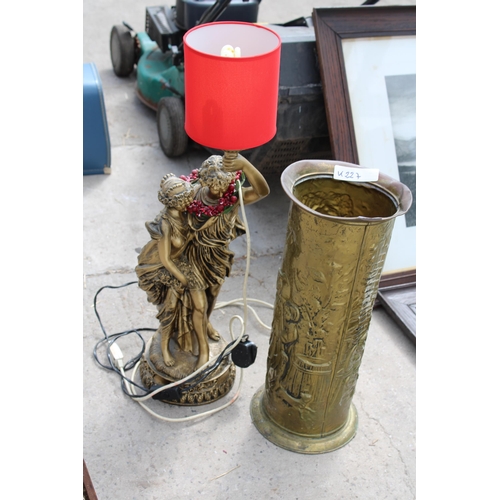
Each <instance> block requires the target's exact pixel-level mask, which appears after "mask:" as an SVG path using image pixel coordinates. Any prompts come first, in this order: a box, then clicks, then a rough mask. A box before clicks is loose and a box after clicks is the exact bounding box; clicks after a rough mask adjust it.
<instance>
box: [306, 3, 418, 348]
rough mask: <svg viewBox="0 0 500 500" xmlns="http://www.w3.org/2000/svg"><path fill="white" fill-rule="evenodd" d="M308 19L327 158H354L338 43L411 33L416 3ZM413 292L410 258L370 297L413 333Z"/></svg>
mask: <svg viewBox="0 0 500 500" xmlns="http://www.w3.org/2000/svg"><path fill="white" fill-rule="evenodd" d="M313 22H314V29H315V34H316V47H317V50H318V59H319V63H320V64H319V65H320V73H321V80H322V85H323V95H324V100H325V111H326V117H327V123H328V130H329V136H330V144H331V148H332V158H334V159H336V160H339V161H346V162H350V163H354V164H360V155H359V154H358V153H359V152H358V144H357V141H356V133H355V120H354V117H353V107H352V105H351V96H350V93H349V85H348V75H347V71H346V61H345V56H344V49H345V47H343V43H344V41H346V40H354V39H361V38H365V39H379V38H382V37H412V36H415V35H416V7H415V6H387V7H373V6H361V7H345V8H344V7H339V8H321V9H314V10H313ZM346 45H347V44H346ZM367 85H368V83H367ZM363 166H369V167H372V168H373V167H374V165H363ZM386 173H388V172H386ZM395 228H396V226H395ZM393 238H394V234H393ZM415 293H416V264H415V265H414V266H409V267H408V268H403V269H398V270H396V271H388V272H384V274H383V275H382V279H381V281H380V285H379V295H378V299H377V301H376V305H382V306H383V307H384V308H385V309H386V310H387V311H388V312H389V314H390V315H391V316H392V317H393V318H394V319H395V320H396V321H397V323H398V324H399V325H400V326H401V327H402V328H403V331H404V332H405V333H406V334H407V335H408V336H409V337H410V338H412V339H415V338H416V330H415V317H414V316H413V314H414V313H416V311H415V310H416V298H415V297H416V295H415Z"/></svg>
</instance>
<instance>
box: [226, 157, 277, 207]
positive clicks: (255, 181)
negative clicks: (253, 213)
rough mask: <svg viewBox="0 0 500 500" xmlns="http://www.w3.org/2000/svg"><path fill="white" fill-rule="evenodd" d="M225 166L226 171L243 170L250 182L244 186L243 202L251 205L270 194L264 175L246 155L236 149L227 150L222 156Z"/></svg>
mask: <svg viewBox="0 0 500 500" xmlns="http://www.w3.org/2000/svg"><path fill="white" fill-rule="evenodd" d="M222 164H223V168H224V170H225V171H226V172H236V171H238V170H241V171H242V172H243V173H244V174H245V177H246V179H247V181H248V182H249V184H250V187H244V188H242V190H241V191H242V194H243V203H244V204H245V205H250V204H251V203H255V202H256V201H259V200H261V199H262V198H265V197H266V196H267V195H268V194H269V191H270V190H269V185H268V184H267V181H266V179H265V178H264V176H263V175H262V174H261V173H260V172H259V171H258V170H257V169H256V168H255V167H254V166H253V165H252V164H251V163H250V162H249V161H248V160H247V159H246V158H245V157H244V156H241V155H240V154H239V153H238V152H236V151H226V152H225V153H224V156H223V158H222Z"/></svg>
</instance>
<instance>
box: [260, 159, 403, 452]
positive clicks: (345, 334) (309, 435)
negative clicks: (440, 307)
mask: <svg viewBox="0 0 500 500" xmlns="http://www.w3.org/2000/svg"><path fill="white" fill-rule="evenodd" d="M336 169H341V170H340V171H342V170H344V171H345V170H348V171H350V172H354V173H355V174H356V173H358V174H359V173H361V174H365V173H366V172H367V171H368V169H362V168H361V167H359V166H357V165H352V164H349V163H344V162H339V161H318V160H304V161H299V162H296V163H293V164H292V165H290V166H289V167H287V168H286V169H285V170H284V172H283V174H282V176H281V183H282V186H283V189H284V191H285V193H286V194H287V195H288V197H289V198H290V200H291V205H290V211H289V217H288V227H287V235H286V242H285V250H284V255H283V263H282V267H281V269H280V271H279V273H278V278H277V291H276V299H275V307H274V315H273V322H272V331H271V339H270V346H269V353H268V358H267V373H266V378H265V385H264V386H263V387H261V388H260V389H259V390H258V391H257V393H256V394H255V395H254V397H253V400H252V404H251V415H252V419H253V423H254V425H255V426H256V427H257V429H258V430H259V431H260V433H261V434H262V435H263V436H264V437H265V438H267V439H268V440H269V441H271V442H272V443H274V444H276V445H278V446H280V447H282V448H285V449H287V450H291V451H294V452H299V453H308V454H314V453H325V452H329V451H333V450H336V449H338V448H340V447H342V446H344V445H345V444H347V443H348V442H349V441H350V440H351V439H353V437H354V436H355V434H356V430H357V424H358V416H357V412H356V408H355V407H354V405H353V404H352V399H353V395H354V392H355V387H356V381H357V378H358V371H359V367H360V364H361V359H362V356H363V350H364V347H365V341H366V336H367V333H368V327H369V325H370V320H371V315H372V309H373V305H374V302H375V298H376V296H377V291H378V285H379V281H380V277H381V274H382V268H383V266H384V261H385V257H386V254H387V250H388V247H389V242H390V238H391V233H392V229H393V226H394V222H395V219H396V217H399V216H401V215H403V214H404V213H406V211H407V210H408V209H409V207H410V205H411V202H412V197H411V192H410V190H409V189H408V188H407V187H406V186H405V185H404V184H401V183H400V182H398V181H395V180H393V179H391V178H389V177H388V176H386V175H384V174H379V175H378V177H379V178H378V180H377V181H376V182H346V181H343V180H335V179H334V177H335V170H336ZM337 172H338V170H337ZM358 174H356V175H358ZM360 177H362V175H360Z"/></svg>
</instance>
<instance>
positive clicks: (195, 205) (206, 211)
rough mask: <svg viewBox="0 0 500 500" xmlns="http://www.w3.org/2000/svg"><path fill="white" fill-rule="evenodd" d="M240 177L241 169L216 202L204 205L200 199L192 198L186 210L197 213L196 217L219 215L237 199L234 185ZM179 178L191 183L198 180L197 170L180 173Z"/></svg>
mask: <svg viewBox="0 0 500 500" xmlns="http://www.w3.org/2000/svg"><path fill="white" fill-rule="evenodd" d="M240 178H241V170H238V172H236V175H235V176H234V179H233V180H232V181H231V184H229V187H228V188H227V190H226V192H225V193H224V194H223V195H222V196H221V197H220V198H219V200H218V201H217V203H216V204H214V205H206V204H205V203H203V202H202V201H201V200H193V202H192V203H191V204H190V205H189V206H188V207H187V209H186V210H187V211H188V212H189V213H190V214H194V215H197V216H198V217H201V216H205V217H215V216H217V215H220V214H221V213H222V212H223V211H224V210H225V209H226V208H229V207H232V206H233V205H234V204H235V203H236V202H237V201H238V196H236V194H235V186H236V182H237V181H239V180H240ZM180 179H182V180H184V181H188V182H191V183H195V182H198V170H193V171H192V172H191V174H190V175H187V176H186V175H181V176H180Z"/></svg>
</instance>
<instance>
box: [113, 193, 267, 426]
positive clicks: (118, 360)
mask: <svg viewBox="0 0 500 500" xmlns="http://www.w3.org/2000/svg"><path fill="white" fill-rule="evenodd" d="M238 195H239V199H240V206H241V214H242V219H243V225H244V227H245V232H246V235H247V245H246V267H245V276H244V280H243V297H242V298H239V299H234V300H230V301H228V302H222V303H220V304H217V305H216V306H215V307H214V309H221V308H223V307H227V306H230V305H237V306H243V318H241V316H238V315H235V316H232V317H231V318H230V320H229V332H230V335H231V339H232V340H234V335H233V322H234V321H235V320H239V321H240V323H241V332H240V335H239V337H238V339H237V342H235V343H234V344H233V345H232V347H231V348H230V349H228V351H227V353H228V354H229V353H230V352H231V351H232V350H233V349H234V348H235V347H236V346H237V345H238V344H239V343H240V341H241V339H242V338H243V335H244V334H245V330H246V325H247V320H248V310H250V311H252V313H253V314H254V316H255V318H256V319H257V321H258V322H259V323H260V324H261V325H262V326H263V327H264V328H266V329H268V330H271V327H269V326H267V325H265V324H264V323H263V322H262V321H261V320H260V318H259V317H258V315H257V313H256V311H255V310H254V309H253V308H252V307H250V306H249V305H248V301H252V302H255V303H258V304H260V305H264V306H266V307H270V308H271V309H273V305H272V304H269V303H268V302H264V301H261V300H257V299H248V298H247V285H248V276H249V274H250V250H251V243H250V231H249V229H248V221H247V217H246V213H245V207H244V203H243V196H242V193H241V183H240V184H239V185H238ZM149 342H151V340H150V341H149ZM148 345H149V343H148ZM110 351H111V355H112V357H113V359H114V363H115V366H116V367H117V368H118V369H119V370H120V372H121V374H122V376H123V381H124V384H125V386H126V388H127V390H128V392H129V394H133V395H134V397H133V399H134V400H135V401H137V403H139V404H140V405H141V406H142V407H143V408H144V409H145V410H146V411H147V412H148V413H150V414H151V415H153V416H154V417H156V418H158V419H160V420H163V421H166V422H187V421H189V420H195V419H197V418H202V417H206V416H208V415H212V414H214V413H217V412H219V411H221V410H224V409H225V408H227V407H228V406H230V405H232V404H233V403H234V402H235V401H236V400H237V399H238V397H239V395H240V393H241V386H242V383H243V369H242V368H240V369H239V372H240V379H239V383H238V386H237V390H236V393H235V394H234V396H233V398H232V399H231V400H230V401H228V402H227V403H225V404H224V405H221V406H219V407H217V408H214V409H212V410H207V411H204V412H202V413H197V414H196V415H191V416H189V417H181V418H170V417H165V416H163V415H159V414H158V413H156V412H154V411H153V410H151V409H150V408H148V407H147V406H146V405H145V404H144V403H143V401H147V400H148V399H151V398H152V397H153V396H154V395H156V394H157V393H159V392H162V391H164V390H165V389H170V388H172V387H177V386H179V385H181V384H183V383H185V382H186V381H187V380H189V379H192V378H193V377H194V376H196V375H197V374H198V373H200V372H202V371H203V370H205V369H206V368H207V367H209V366H210V365H211V364H212V363H213V362H214V359H210V360H209V361H207V362H206V363H205V364H204V365H203V366H201V367H200V368H199V369H198V370H196V371H195V372H193V373H191V374H190V375H188V376H187V377H185V378H183V379H181V380H177V381H175V382H172V383H171V384H167V385H164V386H162V387H159V388H158V389H156V390H155V391H153V392H151V393H148V394H146V395H144V396H139V395H138V394H137V393H136V391H135V388H134V387H133V386H132V385H130V383H129V382H128V379H127V378H126V375H125V370H124V368H123V366H124V365H123V354H122V352H121V350H120V348H119V347H118V345H117V344H116V342H115V343H113V344H112V345H111V346H110ZM138 367H139V363H137V364H136V365H135V367H134V369H133V371H132V377H131V380H134V379H135V375H136V373H137V369H138Z"/></svg>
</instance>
